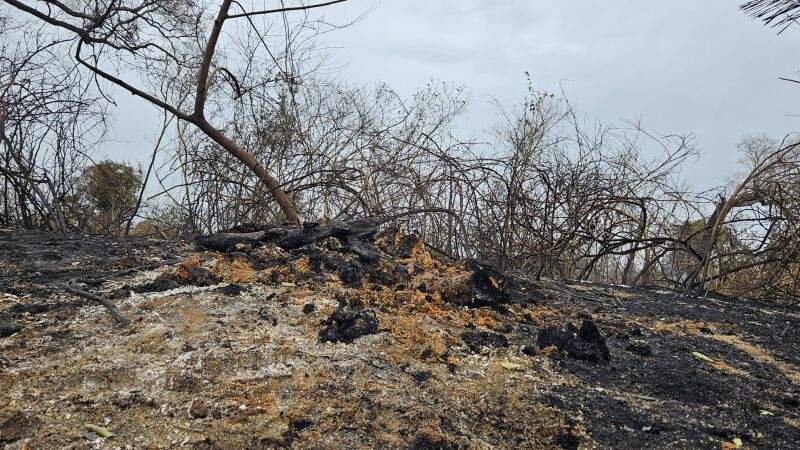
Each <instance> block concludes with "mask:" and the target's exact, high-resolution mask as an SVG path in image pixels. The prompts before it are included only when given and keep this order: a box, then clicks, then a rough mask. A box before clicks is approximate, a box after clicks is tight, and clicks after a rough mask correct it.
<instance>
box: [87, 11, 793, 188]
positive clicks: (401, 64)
mask: <svg viewBox="0 0 800 450" xmlns="http://www.w3.org/2000/svg"><path fill="white" fill-rule="evenodd" d="M738 4H739V1H737V0H702V1H699V0H673V1H669V2H666V1H660V2H656V1H645V0H605V1H602V2H597V1H589V0H537V1H533V0H503V1H489V0H435V1H433V0H381V1H378V2H373V1H371V0H351V1H349V2H345V3H343V4H340V5H335V6H332V7H329V8H327V9H326V10H325V11H324V14H325V18H326V19H327V20H329V21H331V22H333V23H346V22H348V21H349V20H351V19H352V18H354V17H356V16H358V15H360V14H361V13H363V12H364V11H366V10H368V9H370V8H371V11H370V12H369V13H368V14H367V16H366V17H365V18H363V19H362V20H360V21H358V22H356V23H354V24H353V25H351V26H349V27H347V28H345V29H342V30H338V31H336V32H334V33H331V34H328V35H326V37H325V45H327V46H329V47H330V48H331V54H332V56H333V57H334V59H335V60H336V61H337V62H338V63H339V64H341V65H342V66H343V67H342V69H341V70H340V72H339V74H338V76H339V77H340V78H341V79H343V80H346V81H349V82H352V83H357V84H367V85H371V84H375V83H379V82H386V83H388V84H389V85H390V86H392V87H393V88H394V89H396V90H397V91H398V92H399V93H400V94H401V95H406V96H410V95H412V94H413V93H414V92H415V91H416V90H417V89H418V88H420V87H422V86H424V85H425V84H426V83H427V82H428V81H430V80H431V79H435V80H439V81H446V82H451V83H454V84H457V85H462V86H464V87H465V89H466V90H467V91H469V92H471V94H472V101H471V104H470V108H469V110H468V113H467V115H466V117H465V118H464V121H463V123H462V128H464V129H465V130H466V131H467V132H469V133H470V134H473V135H480V134H481V133H482V132H483V131H484V130H487V129H489V128H490V127H491V126H492V125H493V124H494V123H496V122H497V121H498V120H499V117H498V111H497V108H496V106H495V105H494V104H493V103H492V99H497V100H499V101H500V103H501V104H503V105H504V106H506V107H511V106H513V105H514V104H516V103H518V102H520V101H521V100H522V98H523V96H524V95H525V89H526V79H525V75H524V72H525V71H528V72H529V73H530V74H531V77H532V79H533V81H534V84H535V85H536V86H537V87H539V88H543V89H550V90H556V91H557V90H559V89H560V86H563V87H564V89H565V91H566V93H567V96H568V97H569V98H570V100H571V102H572V103H573V104H574V105H575V106H576V107H577V109H578V111H579V113H581V114H582V115H583V117H585V118H586V119H588V120H589V121H599V122H601V123H604V124H622V123H623V122H624V121H626V120H634V121H635V120H640V121H641V122H642V123H643V125H644V126H645V127H646V128H647V129H648V130H652V131H655V132H658V133H661V134H687V133H693V134H694V135H695V136H696V139H697V144H698V146H699V148H700V150H701V151H702V156H701V157H700V159H699V160H697V161H695V160H692V161H691V164H689V165H688V166H687V168H686V170H685V173H684V174H683V175H684V177H685V178H686V179H687V181H688V182H689V183H690V184H692V185H694V186H695V187H696V188H698V189H708V188H711V187H713V186H716V185H719V184H722V183H724V182H725V181H726V180H727V179H728V177H729V175H730V173H731V172H733V171H734V170H735V169H736V164H737V161H738V159H739V155H738V151H737V148H736V145H737V143H738V142H739V141H740V140H741V139H742V138H743V137H745V136H748V135H752V134H757V133H766V134H767V135H770V136H773V137H776V138H781V137H783V136H784V135H786V134H787V133H789V132H792V131H795V130H798V131H800V117H793V115H794V114H799V113H800V85H798V84H794V83H789V82H786V81H781V80H779V79H778V77H779V76H783V77H794V76H795V75H796V74H797V72H798V70H800V56H798V52H797V50H798V44H800V27H797V30H789V31H787V32H785V33H783V34H780V35H778V34H777V32H776V30H774V29H771V28H767V27H764V26H763V24H762V23H760V22H758V21H756V20H753V19H751V18H749V17H748V16H746V15H745V14H743V13H742V12H741V11H739V9H738ZM115 116H116V121H115V122H114V124H115V126H114V129H113V131H112V134H111V136H110V137H111V138H112V139H113V140H112V141H110V142H109V143H108V144H107V146H106V149H105V150H104V152H105V155H107V156H109V157H112V158H124V159H126V160H128V161H133V162H144V161H145V159H146V157H147V154H148V153H149V152H150V148H151V144H150V142H152V141H153V138H154V134H155V133H156V129H155V128H156V126H157V123H158V119H159V115H158V113H157V112H155V111H154V110H153V108H152V107H150V106H148V105H146V104H144V103H143V102H141V101H138V100H137V99H134V98H131V97H124V98H121V99H120V101H119V107H118V108H117V109H116V112H115ZM646 150H647V149H645V151H646ZM101 153H102V152H101Z"/></svg>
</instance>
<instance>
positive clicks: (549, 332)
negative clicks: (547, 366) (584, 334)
mask: <svg viewBox="0 0 800 450" xmlns="http://www.w3.org/2000/svg"><path fill="white" fill-rule="evenodd" d="M573 339H575V333H573V332H572V331H570V330H567V329H565V328H564V327H548V328H544V329H542V330H539V333H537V335H536V345H538V346H539V348H545V347H550V346H554V347H556V348H558V349H559V350H561V349H563V348H564V346H566V345H567V343H568V342H569V341H571V340H573Z"/></svg>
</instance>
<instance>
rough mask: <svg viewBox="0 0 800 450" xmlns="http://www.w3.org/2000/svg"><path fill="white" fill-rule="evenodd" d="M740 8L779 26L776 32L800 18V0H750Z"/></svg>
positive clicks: (767, 22)
mask: <svg viewBox="0 0 800 450" xmlns="http://www.w3.org/2000/svg"><path fill="white" fill-rule="evenodd" d="M740 8H741V9H742V11H744V12H746V13H747V14H749V15H751V16H752V17H754V18H756V19H759V20H763V21H764V23H765V24H767V25H770V26H773V27H777V28H780V31H778V33H782V32H783V31H784V30H786V28H788V27H789V26H790V25H792V24H797V23H799V22H798V21H799V20H800V0H751V1H749V2H747V3H745V4H743V5H741V6H740Z"/></svg>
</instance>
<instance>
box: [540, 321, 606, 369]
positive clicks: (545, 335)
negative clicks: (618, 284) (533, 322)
mask: <svg viewBox="0 0 800 450" xmlns="http://www.w3.org/2000/svg"><path fill="white" fill-rule="evenodd" d="M536 344H537V345H538V346H539V348H545V347H549V346H555V347H556V348H558V350H559V351H562V352H564V353H566V354H567V357H569V358H573V359H578V360H582V361H608V360H609V359H611V353H610V352H609V350H608V346H607V345H606V338H605V336H603V333H602V332H601V331H600V329H599V328H598V327H597V325H596V324H595V323H594V322H592V321H591V320H584V321H583V323H582V324H581V328H580V329H579V330H578V329H576V328H575V326H573V325H572V324H568V325H567V326H566V327H549V328H545V329H543V330H540V331H539V333H538V334H537V336H536Z"/></svg>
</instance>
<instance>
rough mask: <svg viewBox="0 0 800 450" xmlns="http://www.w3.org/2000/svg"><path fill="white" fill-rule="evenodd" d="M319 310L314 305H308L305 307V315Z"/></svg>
mask: <svg viewBox="0 0 800 450" xmlns="http://www.w3.org/2000/svg"><path fill="white" fill-rule="evenodd" d="M315 309H317V307H316V306H314V304H313V303H306V304H305V305H303V314H311V313H312V312H314V310H315Z"/></svg>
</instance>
